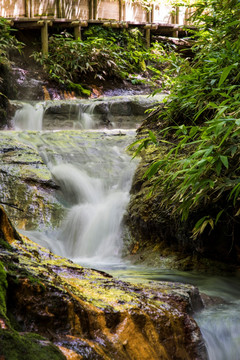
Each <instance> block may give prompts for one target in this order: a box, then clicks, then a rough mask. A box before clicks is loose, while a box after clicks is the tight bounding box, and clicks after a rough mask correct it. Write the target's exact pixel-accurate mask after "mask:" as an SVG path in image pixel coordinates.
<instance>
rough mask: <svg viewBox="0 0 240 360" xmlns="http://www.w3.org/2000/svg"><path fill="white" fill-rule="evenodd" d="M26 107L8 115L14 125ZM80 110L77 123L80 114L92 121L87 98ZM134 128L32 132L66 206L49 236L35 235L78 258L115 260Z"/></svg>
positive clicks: (130, 170) (94, 119) (89, 123)
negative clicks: (127, 150)
mask: <svg viewBox="0 0 240 360" xmlns="http://www.w3.org/2000/svg"><path fill="white" fill-rule="evenodd" d="M32 110H33V107H32V106H25V105H24V106H23V108H22V109H21V110H18V111H17V113H16V115H15V117H14V121H15V123H16V125H17V126H18V127H19V128H25V127H24V126H21V124H22V123H24V125H25V124H26V120H25V118H24V114H25V113H26V112H27V111H28V114H27V116H26V118H27V119H30V118H32V115H31V112H32ZM80 110H81V115H78V118H80V119H79V120H80V121H81V123H83V117H84V116H86V114H87V115H88V117H89V118H91V121H85V124H84V126H90V127H94V126H95V125H96V124H97V126H98V123H99V121H98V118H97V116H96V115H95V116H92V115H91V114H92V113H93V110H94V106H93V104H90V106H86V104H84V106H82V104H81V107H80ZM69 112H70V113H71V108H70V111H69ZM83 114H85V115H84V116H83ZM134 134H135V131H134V130H129V131H124V130H122V131H119V130H107V129H105V130H96V131H87V130H85V131H81V130H72V131H70V132H69V131H66V130H65V131H59V132H57V133H48V132H47V133H44V132H42V133H41V134H40V135H38V136H39V137H40V143H39V151H40V153H41V154H42V157H43V159H44V161H45V162H46V163H47V165H48V167H49V169H50V171H51V172H52V176H53V178H54V180H55V181H56V183H57V184H58V185H59V186H60V189H61V191H60V193H59V194H58V196H59V199H60V201H61V202H62V203H63V204H64V205H65V206H66V217H65V219H64V221H63V223H62V226H61V228H60V229H58V231H55V232H54V236H51V234H49V232H48V236H43V235H42V234H41V236H38V235H37V234H36V232H35V234H34V237H35V239H34V240H35V241H37V242H39V243H42V244H43V245H45V246H46V245H47V246H48V247H49V248H50V249H51V250H52V251H53V252H55V253H57V254H59V255H61V256H65V257H68V258H71V259H73V260H74V261H75V262H79V263H81V264H83V263H84V264H86V263H88V264H92V265H95V266H96V264H97V263H105V264H106V263H119V262H120V259H121V249H122V238H121V223H122V218H123V215H124V211H125V209H126V206H127V204H128V201H129V191H130V186H131V178H132V176H133V173H134V170H135V163H136V162H134V161H131V157H130V156H129V155H128V154H127V153H126V151H125V149H126V147H127V145H128V144H129V143H131V142H132V141H133V137H134ZM34 137H35V135H34ZM59 139H60V140H59ZM31 236H32V235H31V234H29V237H31ZM53 238H54V239H53Z"/></svg>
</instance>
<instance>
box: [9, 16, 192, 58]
mask: <svg viewBox="0 0 240 360" xmlns="http://www.w3.org/2000/svg"><path fill="white" fill-rule="evenodd" d="M8 21H9V23H10V25H11V26H12V27H13V28H15V29H19V30H31V29H39V31H40V32H41V43H42V53H43V55H45V56H46V55H47V54H48V32H49V27H50V28H51V32H53V33H54V31H56V32H57V31H59V29H69V28H71V29H72V30H73V34H74V37H75V38H76V39H78V38H80V39H81V30H82V28H86V27H88V26H94V25H102V26H103V27H110V28H119V29H121V28H131V27H138V28H140V29H142V31H143V34H144V36H145V38H146V43H147V46H150V43H151V37H152V35H153V36H154V38H156V36H167V37H184V36H186V35H187V31H188V30H189V29H192V28H193V26H183V25H182V26H180V25H177V24H166V23H146V22H135V21H115V20H77V19H66V18H46V17H34V18H26V17H21V18H8Z"/></svg>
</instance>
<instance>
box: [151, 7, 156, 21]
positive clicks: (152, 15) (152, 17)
mask: <svg viewBox="0 0 240 360" xmlns="http://www.w3.org/2000/svg"><path fill="white" fill-rule="evenodd" d="M154 15H155V4H152V8H151V23H153V22H154Z"/></svg>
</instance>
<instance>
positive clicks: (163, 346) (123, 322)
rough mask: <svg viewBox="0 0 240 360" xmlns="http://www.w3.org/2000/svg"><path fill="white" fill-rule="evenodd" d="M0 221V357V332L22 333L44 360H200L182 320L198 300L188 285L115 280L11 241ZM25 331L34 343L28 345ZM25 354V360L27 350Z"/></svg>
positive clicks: (194, 329) (191, 329)
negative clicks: (0, 231)
mask: <svg viewBox="0 0 240 360" xmlns="http://www.w3.org/2000/svg"><path fill="white" fill-rule="evenodd" d="M0 217H1V218H2V221H1V223H0V224H1V227H2V226H3V225H4V224H5V228H9V232H8V231H7V233H8V235H7V236H6V231H4V232H3V234H5V235H4V236H3V239H2V241H1V245H0V262H1V263H2V267H1V268H0V270H1V269H3V270H2V272H3V279H5V280H3V282H0V286H2V287H4V288H5V293H6V296H5V295H4V296H3V299H2V302H3V303H4V304H3V308H4V306H5V309H6V310H7V311H6V310H5V311H3V312H2V313H0V324H5V325H1V329H0V354H1V355H2V356H4V357H6V358H7V359H10V358H9V357H7V344H8V341H7V337H6V336H5V335H8V334H9V337H8V339H9V342H11V341H12V340H11V336H10V335H11V334H12V335H13V334H15V335H16V336H17V337H18V341H19V342H20V338H19V337H22V336H23V337H26V336H27V337H28V339H29V341H30V342H31V341H32V342H33V343H34V344H36V343H37V350H36V351H37V352H38V353H41V351H40V349H39V347H40V346H45V345H46V346H49V347H50V348H49V349H48V350H49V351H50V350H51V351H52V352H53V353H54V354H55V355H54V356H56V357H51V356H50V357H48V358H49V359H50V358H51V359H55V358H56V359H58V358H59V359H60V358H61V357H60V355H59V353H57V352H56V347H58V349H59V350H60V351H61V352H62V354H64V355H65V357H66V358H67V359H73V358H74V359H111V360H118V359H119V360H120V359H121V360H124V359H139V360H140V359H141V360H144V359H146V360H147V359H148V360H149V359H151V360H154V359H158V360H159V359H162V360H164V359H179V360H180V359H184V360H187V359H188V360H194V359H199V360H200V359H207V356H206V352H205V348H204V346H203V341H202V338H201V334H200V331H199V329H198V326H197V324H196V322H195V321H194V320H193V319H192V318H191V316H190V315H189V311H192V310H193V299H194V298H195V297H197V296H199V295H197V293H198V292H197V289H195V288H194V287H193V286H191V285H183V284H174V283H167V282H163V283H158V284H156V283H149V284H147V285H141V286H140V285H132V284H129V283H126V282H123V281H119V280H115V279H114V278H112V277H111V276H110V275H107V274H105V273H103V272H99V271H96V270H91V269H85V268H83V267H81V266H79V265H76V264H74V263H72V262H71V261H69V260H66V259H64V258H61V257H58V256H55V255H53V254H52V253H51V252H49V251H48V250H46V249H45V248H43V247H40V246H39V245H37V244H35V243H33V242H31V241H30V240H29V239H27V238H25V237H23V236H20V237H18V238H17V239H14V237H15V236H14V230H11V224H10V222H8V219H7V217H6V215H5V214H4V211H3V209H2V210H1V213H0ZM6 223H7V224H8V226H6ZM6 240H7V241H6ZM6 281H7V285H8V287H7V289H6ZM4 284H5V285H4ZM5 293H4V292H3V294H5ZM194 301H195V300H194ZM13 324H14V325H13ZM33 333H35V334H37V335H35V336H36V340H31V339H32V336H33ZM39 336H41V338H39ZM44 350H45V351H46V347H45V348H44ZM15 351H16V353H19V351H20V349H18V347H17V348H16V350H15ZM25 351H26V356H25V357H24V358H25V359H29V358H30V355H29V354H30V353H31V352H32V348H30V347H29V353H28V350H26V349H25ZM39 358H41V359H45V358H47V357H45V358H44V357H39ZM63 358H64V357H63Z"/></svg>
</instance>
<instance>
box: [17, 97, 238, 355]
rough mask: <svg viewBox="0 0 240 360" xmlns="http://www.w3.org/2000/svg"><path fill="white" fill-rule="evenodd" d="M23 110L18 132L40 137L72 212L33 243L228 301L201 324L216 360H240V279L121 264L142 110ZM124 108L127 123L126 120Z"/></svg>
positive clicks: (34, 106) (63, 105)
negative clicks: (193, 287)
mask: <svg viewBox="0 0 240 360" xmlns="http://www.w3.org/2000/svg"><path fill="white" fill-rule="evenodd" d="M121 101H122V100H121ZM134 101H135V100H134ZM137 101H138V103H137V104H138V106H140V105H139V101H140V100H139V99H138V100H137ZM144 101H145V102H146V101H147V100H146V98H144V100H143V102H144ZM159 101H160V100H159ZM140 103H141V101H140ZM16 104H17V105H18V106H19V109H18V110H17V111H16V113H15V116H14V118H13V119H12V128H13V129H16V130H20V131H23V134H24V132H25V131H26V130H37V131H38V139H39V140H38V150H39V153H40V154H41V156H42V158H43V160H44V162H45V163H46V164H47V166H48V168H49V169H50V171H51V173H52V176H53V178H54V180H55V181H56V183H57V184H58V185H59V186H60V191H58V192H57V194H56V196H57V198H58V200H59V201H60V202H61V203H62V204H63V205H64V206H65V208H66V216H65V219H64V220H63V223H62V225H61V226H60V228H59V229H57V230H54V231H53V230H51V231H50V230H48V229H46V231H43V232H41V233H40V232H37V231H32V232H27V235H28V237H29V238H31V239H32V240H34V241H36V242H38V243H39V244H41V245H44V246H46V247H48V248H49V249H50V250H51V251H53V252H54V253H56V254H58V255H61V256H65V257H68V258H70V259H71V260H73V261H74V262H77V263H79V264H80V265H84V266H89V267H94V268H97V269H104V270H106V271H108V272H109V273H111V274H112V275H114V276H116V277H118V278H120V279H123V280H127V281H131V282H136V283H137V282H146V281H147V282H149V281H173V282H183V283H190V284H193V285H196V286H197V287H198V288H199V289H200V291H201V292H203V293H205V294H207V295H209V296H214V297H216V298H221V299H223V300H222V301H216V305H214V306H211V307H209V308H206V309H205V310H203V311H202V312H201V313H199V314H196V315H195V319H196V321H197V323H198V325H199V327H200V329H201V332H202V334H203V337H204V340H205V344H206V347H207V351H208V355H209V360H239V359H240V282H239V278H238V277H232V278H230V277H220V276H206V275H201V274H196V273H190V272H179V271H173V270H169V269H164V268H163V269H150V268H144V267H143V266H133V265H131V264H130V263H127V262H125V261H124V260H122V258H121V253H122V247H123V240H122V235H121V234H122V219H123V216H124V212H125V209H126V207H127V204H128V202H129V191H130V188H131V181H132V177H133V174H134V171H135V168H136V166H137V160H131V157H130V155H129V154H128V153H127V152H126V148H127V146H128V145H129V144H130V143H131V142H133V141H134V137H135V129H136V126H137V124H139V123H140V122H141V119H140V117H139V114H138V112H139V113H140V111H139V110H135V115H134V116H132V114H131V113H130V110H129V109H130V108H129V106H130V107H131V104H130V103H129V102H128V101H126V100H124V101H123V102H122V103H121V105H120V108H119V107H118V106H117V103H116V100H115V99H112V100H111V101H110V102H109V100H106V99H104V100H101V101H95V102H94V101H91V100H74V101H73V102H72V103H69V102H64V101H62V102H61V101H58V102H54V101H51V102H38V103H36V102H35V103H33V102H31V103H29V102H26V103H20V102H15V105H16ZM109 104H110V105H109ZM129 104H130V105H129ZM135 108H136V106H135ZM117 109H118V110H117ZM119 109H121V110H122V111H121V114H123V115H124V116H123V115H122V116H120V115H119V113H118V111H119ZM131 109H132V107H131ZM60 129H61V130H60ZM62 130H64V131H62ZM61 139H62V141H63V139H64V142H63V143H61ZM33 141H34V140H33ZM61 144H62V145H61ZM63 144H64V145H63ZM66 144H67V145H66Z"/></svg>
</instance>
